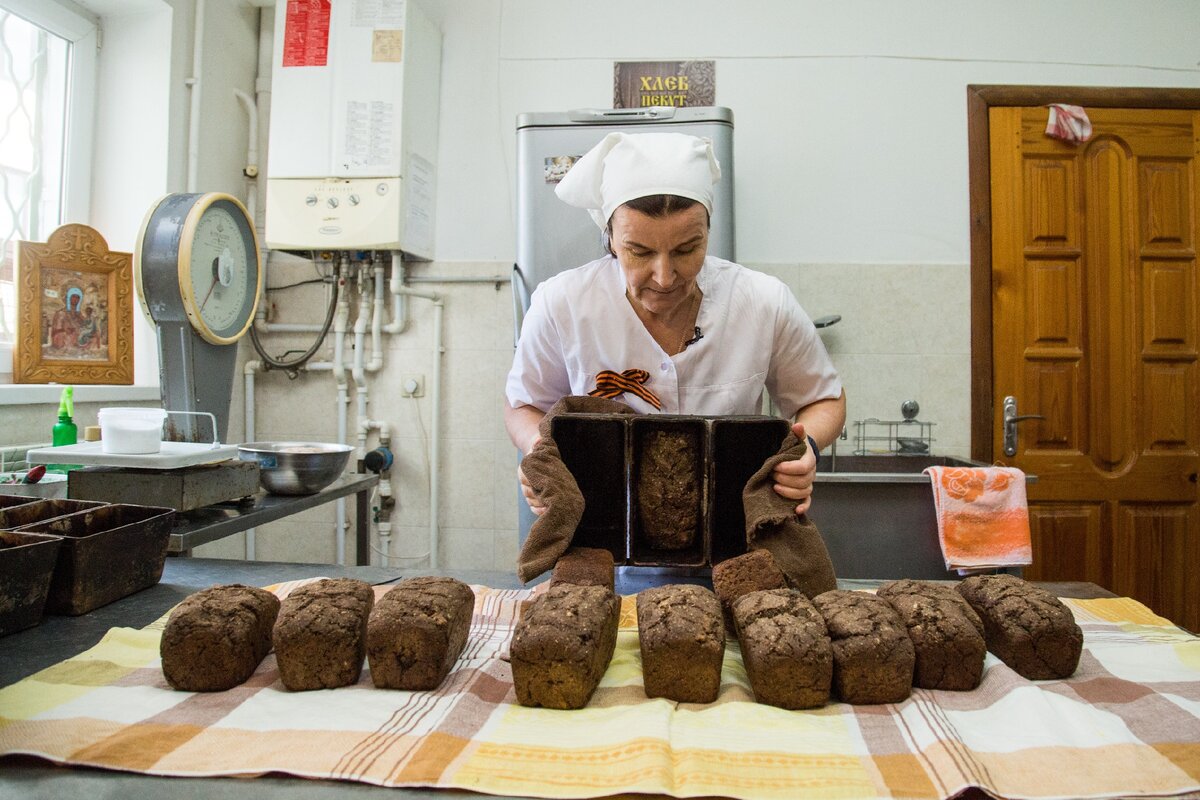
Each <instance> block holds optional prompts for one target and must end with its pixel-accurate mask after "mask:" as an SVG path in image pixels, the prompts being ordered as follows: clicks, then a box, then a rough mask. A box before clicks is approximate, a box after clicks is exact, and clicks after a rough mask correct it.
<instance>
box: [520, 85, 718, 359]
mask: <svg viewBox="0 0 1200 800" xmlns="http://www.w3.org/2000/svg"><path fill="white" fill-rule="evenodd" d="M613 131H624V132H626V133H644V132H648V131H670V132H672V133H688V134H691V135H693V136H703V137H706V138H708V139H711V140H712V143H713V150H714V152H715V153H716V156H717V161H718V162H720V164H721V180H720V182H718V183H717V185H716V187H715V191H716V195H715V197H714V198H713V214H712V231H711V233H710V234H709V242H708V252H709V255H714V256H718V257H719V258H726V259H729V260H730V261H733V260H734V246H733V242H734V237H733V217H734V213H733V112H732V111H730V110H729V109H728V108H720V107H702V108H614V109H582V110H576V111H568V112H566V113H562V112H553V113H533V114H521V115H519V116H518V117H517V260H516V263H515V264H514V265H513V281H512V288H513V309H514V311H515V312H516V330H515V331H514V340H515V335H516V334H519V333H520V331H521V320H522V318H523V317H524V315H525V312H526V311H527V310H529V298H530V296H531V295H532V294H533V290H534V289H535V288H537V286H538V284H540V283H541V282H542V281H544V280H546V278H549V277H551V276H553V275H556V274H558V273H559V272H562V271H563V270H566V269H572V268H574V267H578V266H582V265H583V264H586V263H588V262H589V261H593V260H595V259H597V258H599V257H600V256H602V255H603V254H604V251H603V249H602V247H601V244H600V229H599V228H597V227H596V224H595V223H594V222H592V218H591V217H590V216H589V215H588V213H587V212H586V211H584V210H583V209H580V208H575V207H573V206H569V205H567V204H566V203H564V202H563V201H561V200H559V199H558V196H557V195H556V194H554V187H555V186H557V185H558V181H559V180H560V179H561V178H562V175H563V174H565V169H566V167H567V165H569V164H570V163H571V160H572V159H576V158H578V157H579V156H582V155H583V154H584V153H586V152H587V151H588V150H590V149H592V147H593V146H594V145H596V144H597V143H598V142H599V141H600V140H601V139H603V138H604V137H605V136H607V135H608V134H610V133H612V132H613Z"/></svg>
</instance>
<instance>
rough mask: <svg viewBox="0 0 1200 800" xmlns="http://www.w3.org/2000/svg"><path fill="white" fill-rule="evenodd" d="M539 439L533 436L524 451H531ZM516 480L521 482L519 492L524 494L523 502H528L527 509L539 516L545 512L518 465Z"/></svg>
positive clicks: (523, 471) (539, 437)
mask: <svg viewBox="0 0 1200 800" xmlns="http://www.w3.org/2000/svg"><path fill="white" fill-rule="evenodd" d="M541 439H542V437H541V436H535V437H533V439H532V440H531V441H530V442H529V445H528V446H529V449H528V450H526V451H524V452H526V453H531V452H533V448H534V447H536V446H537V443H538V442H540V441H541ZM517 480H518V481H520V483H521V494H523V495H525V502H526V503H528V504H529V510H530V511H532V512H533V513H534V514H536V515H537V516H539V517H540V516H541V515H542V514H545V513H546V507H545V506H544V505H542V501H541V500H539V499H538V498H537V497H536V496H534V493H533V487H532V486H530V485H529V479H528V478H526V477H525V470H523V469H521V468H520V467H519V466H518V467H517Z"/></svg>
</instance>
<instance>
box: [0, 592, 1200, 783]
mask: <svg viewBox="0 0 1200 800" xmlns="http://www.w3.org/2000/svg"><path fill="white" fill-rule="evenodd" d="M294 585H295V584H283V585H280V586H278V587H273V588H275V589H276V590H277V591H278V592H279V593H280V594H281V595H284V594H286V593H287V592H288V591H289V590H290V589H291V588H294ZM384 588H386V587H380V590H382V589H384ZM474 589H475V592H476V599H477V602H476V613H475V617H474V620H473V624H472V630H471V637H470V640H469V641H468V644H467V648H466V650H465V652H464V654H463V657H462V658H461V659H460V661H459V663H458V665H457V667H456V669H455V671H454V672H453V673H452V674H451V676H450V678H449V679H448V680H447V681H446V683H445V684H444V685H443V686H442V687H441V688H440V689H439V690H438V691H435V692H404V691H392V690H381V689H375V688H373V686H372V684H371V680H370V676H369V675H368V674H367V673H366V672H365V671H364V674H363V677H362V679H361V680H360V681H359V682H358V684H357V685H355V686H350V687H344V688H341V689H334V690H328V691H317V692H302V693H293V692H288V691H287V690H286V689H284V688H283V686H282V684H281V683H280V681H279V677H278V671H277V669H276V666H275V661H274V657H273V656H268V657H267V659H266V660H265V661H264V662H263V663H262V664H261V665H260V666H259V668H258V670H257V672H256V673H255V674H254V675H253V677H252V678H251V679H250V680H249V681H248V682H247V683H246V684H244V685H243V686H241V687H239V688H237V689H233V690H231V691H228V692H220V693H214V694H191V693H187V692H175V691H172V690H171V689H170V688H169V687H168V686H167V685H166V683H165V681H164V680H163V677H162V673H161V670H160V668H159V662H158V642H159V636H160V633H161V627H162V621H161V620H160V622H159V623H156V624H155V625H151V626H150V627H148V628H146V629H143V630H133V629H128V628H114V629H113V630H111V631H109V633H108V634H107V635H106V636H105V637H104V639H103V641H101V642H100V644H98V645H97V646H96V647H94V648H92V649H91V650H89V651H87V652H86V653H83V654H81V655H79V656H77V657H75V658H72V659H70V660H68V661H65V662H63V663H61V664H58V665H56V666H53V667H51V668H49V669H46V670H44V671H42V672H40V673H38V674H36V675H34V676H31V677H29V678H27V679H26V680H23V681H21V682H19V683H17V684H14V685H12V686H9V687H7V688H4V689H0V755H4V754H27V755H35V756H41V757H43V758H46V759H49V760H50V761H52V762H54V763H58V764H67V765H86V766H90V767H100V768H107V769H116V770H125V771H135V772H145V773H150V774H155V775H178V776H224V775H239V776H252V775H259V774H263V773H267V772H282V773H289V774H292V775H298V776H305V777H312V778H337V779H342V780H354V781H362V782H366V783H372V784H379V785H385V786H410V787H412V786H423V787H435V786H436V787H455V788H459V789H469V790H473V791H477V792H485V793H491V794H499V795H525V796H534V797H551V798H575V797H591V796H597V795H611V794H618V793H623V792H644V793H659V794H665V795H671V796H675V797H698V796H708V795H722V796H729V797H735V798H803V797H822V798H826V797H901V798H942V797H951V796H953V795H955V794H956V793H959V792H961V791H963V790H964V789H966V788H968V787H972V786H974V787H979V788H981V789H983V790H985V791H987V792H989V793H991V794H994V795H1000V796H1018V797H1031V798H1052V797H1078V796H1087V797H1115V796H1128V795H1146V796H1169V795H1175V794H1181V793H1186V792H1195V791H1200V639H1197V638H1196V637H1194V636H1192V635H1190V634H1188V633H1187V632H1185V631H1182V630H1181V629H1179V628H1176V627H1175V626H1173V625H1171V624H1170V623H1169V622H1168V621H1167V620H1164V619H1162V618H1160V617H1156V616H1155V615H1154V614H1152V613H1151V612H1150V611H1149V610H1148V609H1146V608H1145V607H1144V606H1141V605H1139V604H1138V603H1136V602H1134V601H1132V600H1128V599H1124V598H1122V599H1116V600H1067V601H1066V602H1067V604H1068V605H1069V606H1070V607H1071V609H1072V611H1074V613H1075V615H1076V618H1077V619H1078V620H1079V622H1080V624H1081V626H1082V627H1083V629H1084V632H1085V650H1084V654H1083V658H1082V660H1081V662H1080V667H1079V671H1078V672H1077V674H1076V675H1075V676H1074V677H1072V678H1070V679H1069V680H1064V681H1043V682H1038V683H1031V682H1029V681H1026V680H1024V679H1022V678H1020V677H1019V676H1017V675H1016V674H1015V673H1014V672H1013V671H1012V670H1010V669H1009V668H1008V667H1006V666H1005V665H1003V664H1002V663H1000V662H999V661H998V660H996V658H995V657H994V656H992V655H990V654H989V655H988V659H987V663H986V665H985V669H986V674H985V677H984V680H983V683H982V685H981V686H980V687H979V689H977V690H975V691H973V692H941V691H926V690H916V691H915V692H914V693H913V695H912V697H911V698H910V699H909V700H907V701H905V702H904V703H902V704H899V705H884V706H857V707H855V706H849V705H845V704H840V703H830V704H829V705H826V706H825V707H824V708H821V709H817V710H812V711H783V710H780V709H777V708H771V707H767V706H762V705H758V704H756V703H754V702H753V695H752V694H751V692H750V690H749V685H748V683H747V680H746V674H745V671H744V669H743V667H742V661H741V657H740V654H739V651H738V648H737V644H736V642H732V643H731V645H730V647H729V648H728V649H727V652H726V656H725V665H724V673H723V676H722V687H721V694H720V697H719V699H718V700H717V702H715V703H712V704H709V705H687V704H677V703H672V702H668V701H666V700H662V699H655V700H651V699H647V698H646V696H645V694H644V693H643V691H642V682H641V667H640V655H639V652H638V645H637V625H636V618H635V615H634V609H633V599H632V598H625V601H624V605H623V608H622V623H621V624H622V629H621V632H620V636H619V640H618V643H617V649H616V654H615V656H614V658H613V661H612V664H611V666H610V667H609V669H608V672H607V673H606V674H605V676H604V680H603V683H602V684H601V686H600V688H599V689H598V690H597V692H596V695H595V696H594V697H593V699H592V701H591V703H590V704H589V705H588V707H587V708H585V709H582V710H579V711H552V710H545V709H530V708H523V707H521V706H519V705H516V703H515V699H514V694H513V688H512V674H511V671H510V669H509V665H508V663H507V662H506V661H505V660H504V658H503V656H504V654H505V652H506V651H507V647H508V642H509V639H510V638H511V634H512V628H513V625H514V623H515V620H516V617H517V613H518V609H519V605H520V603H521V601H522V600H525V599H527V598H528V597H529V596H530V592H529V591H525V590H520V591H516V590H513V591H498V590H493V589H489V588H485V587H474ZM2 768H3V767H2V762H0V769H2Z"/></svg>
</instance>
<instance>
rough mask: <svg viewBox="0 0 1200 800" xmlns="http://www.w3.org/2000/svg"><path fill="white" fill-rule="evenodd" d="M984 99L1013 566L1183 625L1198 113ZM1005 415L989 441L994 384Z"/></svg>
mask: <svg viewBox="0 0 1200 800" xmlns="http://www.w3.org/2000/svg"><path fill="white" fill-rule="evenodd" d="M1088 113H1089V116H1090V118H1091V120H1092V124H1093V127H1094V134H1093V137H1092V139H1091V140H1090V141H1088V142H1086V143H1085V144H1082V145H1070V144H1066V143H1063V142H1060V141H1057V140H1055V139H1051V138H1049V137H1047V136H1046V135H1045V134H1044V130H1045V126H1046V115H1047V111H1046V109H1045V108H1044V107H1036V108H1020V107H999V108H992V109H990V110H989V114H990V131H991V134H990V138H991V142H990V146H991V203H992V289H993V298H992V330H993V341H992V353H993V362H992V364H993V375H992V379H993V380H992V388H993V403H992V407H993V409H994V420H993V431H994V438H993V453H994V454H995V455H996V457H997V460H998V461H999V462H1000V463H1005V464H1009V465H1012V466H1016V467H1019V468H1021V469H1022V470H1024V471H1025V472H1026V473H1028V474H1031V475H1036V476H1037V482H1036V483H1033V484H1031V485H1030V486H1029V505H1030V523H1031V528H1032V533H1033V553H1034V563H1033V566H1032V568H1030V569H1029V570H1027V572H1026V575H1027V577H1028V578H1029V579H1031V580H1086V581H1094V582H1095V583H1098V584H1100V585H1101V586H1104V587H1106V588H1108V589H1111V590H1112V591H1114V592H1116V593H1118V594H1121V595H1127V596H1130V597H1134V598H1136V599H1138V600H1140V601H1141V602H1143V603H1146V604H1147V605H1149V606H1150V607H1151V608H1153V609H1154V610H1155V611H1156V612H1158V613H1159V614H1162V615H1163V616H1166V617H1168V618H1170V619H1171V620H1173V621H1175V622H1177V623H1179V624H1181V625H1183V626H1184V627H1187V628H1189V629H1190V630H1193V631H1197V630H1200V516H1198V508H1197V496H1198V493H1197V482H1196V481H1197V472H1198V471H1200V367H1198V365H1197V347H1198V344H1197V339H1198V338H1200V337H1198V329H1197V325H1198V321H1197V307H1198V306H1200V281H1198V280H1197V260H1196V235H1197V228H1200V225H1198V223H1200V203H1198V202H1197V192H1198V191H1200V158H1197V156H1198V155H1200V112H1196V111H1188V110H1150V109H1117V108H1100V109H1089V110H1088ZM1007 396H1013V397H1015V398H1016V399H1017V411H1018V413H1019V414H1040V415H1042V416H1043V417H1044V418H1045V419H1043V420H1028V421H1025V422H1020V423H1018V425H1017V429H1018V437H1017V451H1016V454H1015V455H1014V456H1011V457H1009V456H1006V455H1005V453H1004V446H1003V440H1002V435H1003V431H1002V424H1001V417H1002V414H1003V406H1004V398H1005V397H1007Z"/></svg>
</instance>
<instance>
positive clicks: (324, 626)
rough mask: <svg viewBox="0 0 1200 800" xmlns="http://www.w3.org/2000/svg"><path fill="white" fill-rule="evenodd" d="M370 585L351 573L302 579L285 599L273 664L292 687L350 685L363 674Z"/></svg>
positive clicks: (372, 596) (372, 602) (371, 600)
mask: <svg viewBox="0 0 1200 800" xmlns="http://www.w3.org/2000/svg"><path fill="white" fill-rule="evenodd" d="M374 605H375V592H374V591H373V590H372V589H371V585H370V584H368V583H366V582H364V581H357V580H353V579H351V578H326V579H324V580H319V581H315V582H314V583H306V584H305V585H303V586H301V587H299V588H298V589H296V590H295V591H293V592H292V593H291V594H289V595H288V596H287V597H286V598H284V601H283V605H281V606H280V608H279V618H278V619H277V620H276V621H275V633H274V636H273V640H274V642H275V663H276V664H278V665H279V677H280V679H281V680H282V681H283V685H284V686H286V687H287V688H289V689H291V690H292V691H293V692H300V691H306V690H309V689H335V688H337V687H338V686H348V685H350V684H352V683H354V682H356V681H357V680H358V676H359V675H360V674H361V673H362V664H363V657H364V656H366V654H367V618H368V617H369V616H370V614H371V608H372V606H374Z"/></svg>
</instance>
